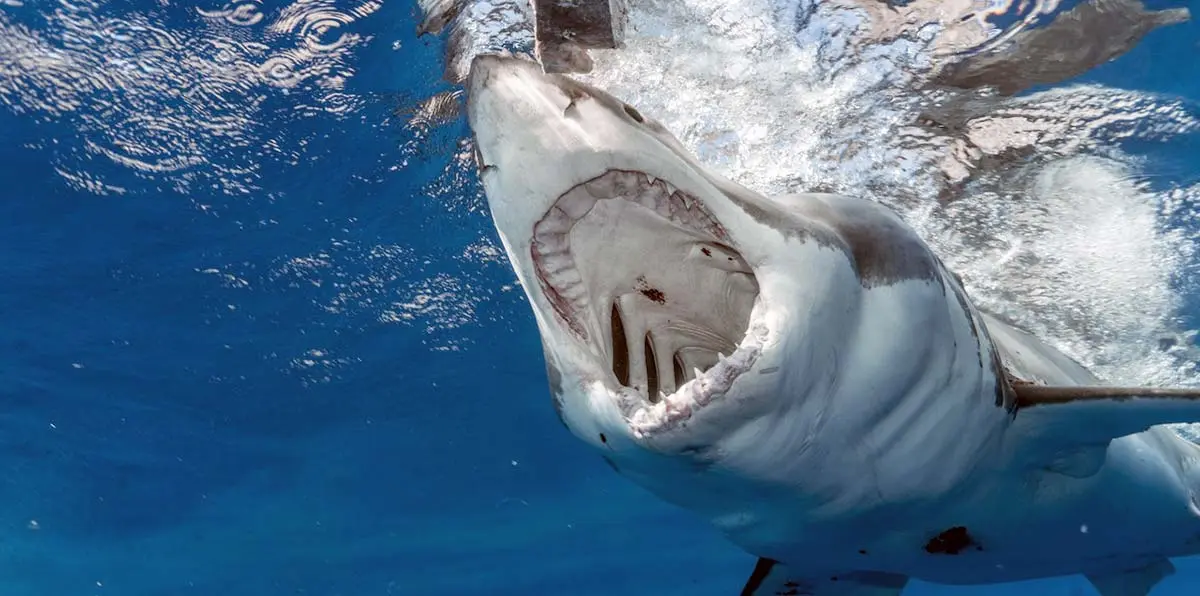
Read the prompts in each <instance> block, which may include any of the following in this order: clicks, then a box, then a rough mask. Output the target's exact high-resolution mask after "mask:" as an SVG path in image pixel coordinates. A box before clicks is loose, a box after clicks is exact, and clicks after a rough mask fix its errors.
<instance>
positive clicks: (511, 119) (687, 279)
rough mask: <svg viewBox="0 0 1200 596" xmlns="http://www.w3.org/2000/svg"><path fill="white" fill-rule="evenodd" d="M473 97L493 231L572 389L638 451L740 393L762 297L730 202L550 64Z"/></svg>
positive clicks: (609, 103)
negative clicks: (601, 408) (601, 410)
mask: <svg viewBox="0 0 1200 596" xmlns="http://www.w3.org/2000/svg"><path fill="white" fill-rule="evenodd" d="M469 90H470V91H469V95H468V116H469V118H470V121H471V126H472V129H473V131H474V133H475V139H476V146H477V154H476V157H477V159H478V160H479V161H480V163H479V165H480V174H481V179H482V181H483V183H484V188H485V190H486V193H487V197H488V203H489V207H490V208H491V212H492V217H493V220H494V221H495V223H496V228H497V231H498V232H499V233H500V237H501V240H502V242H503V243H504V245H505V249H506V251H507V252H508V254H509V257H510V259H511V261H512V264H513V266H514V269H515V270H516V272H517V274H518V276H519V277H520V279H521V282H522V285H523V286H524V288H525V290H526V292H527V294H528V295H529V298H530V302H531V303H532V306H533V308H534V310H535V313H536V314H537V316H538V320H539V326H540V328H541V331H542V333H543V335H544V336H545V337H544V339H545V341H546V344H547V346H548V349H550V350H551V351H553V352H555V355H556V357H557V358H556V359H557V360H558V361H559V362H558V364H559V366H561V367H563V368H564V372H566V373H567V376H569V377H573V378H575V379H577V380H579V381H580V382H582V383H584V384H586V385H587V386H588V387H590V388H591V389H589V390H588V391H591V392H592V393H595V392H596V391H601V392H602V393H603V394H605V395H607V399H604V400H603V401H607V402H609V403H615V405H616V406H617V407H618V408H619V411H620V415H621V417H622V418H623V419H624V420H625V422H626V424H627V426H628V428H629V430H630V431H631V434H634V435H637V434H652V433H654V432H657V431H665V430H669V429H671V428H675V427H677V426H678V424H679V423H680V422H681V421H684V420H686V419H687V418H689V417H690V416H691V415H692V414H693V413H694V412H695V411H697V410H698V409H699V408H701V407H703V406H705V405H707V404H709V403H710V402H712V401H713V400H714V399H716V398H717V397H718V396H720V395H723V394H724V393H725V392H726V391H728V390H729V388H730V386H731V384H732V383H733V380H734V379H736V378H737V377H738V376H739V375H741V374H742V373H744V372H745V371H747V370H749V368H750V367H751V366H752V364H753V362H754V360H755V358H756V357H757V354H758V350H759V346H760V344H761V334H754V333H748V329H749V328H750V319H751V314H752V311H753V310H754V308H755V305H756V303H757V302H758V295H759V284H758V281H757V279H756V277H755V272H754V270H753V269H752V267H751V266H750V265H749V264H748V262H747V261H748V259H746V258H743V255H742V254H741V253H740V252H739V250H738V248H737V242H736V238H735V237H733V235H732V234H731V233H730V232H729V230H728V229H727V226H726V225H724V224H722V222H721V220H720V219H719V218H718V217H717V216H716V215H715V214H714V210H713V206H714V205H719V203H714V202H713V201H714V200H715V197H714V196H708V195H709V194H713V193H717V192H718V191H716V190H715V189H714V188H713V187H712V186H711V185H709V184H708V183H707V182H705V180H704V178H703V175H702V174H700V173H699V172H697V171H696V170H695V168H693V167H692V166H691V165H690V164H689V163H688V161H687V160H686V159H683V158H681V157H680V156H678V155H677V154H676V152H675V149H673V148H671V147H670V146H668V145H667V144H665V143H664V142H663V140H662V139H660V138H658V137H657V134H656V130H661V128H660V127H657V125H656V124H654V123H652V122H650V121H647V120H645V119H644V117H643V116H641V114H639V113H638V112H637V111H636V109H634V108H632V107H631V106H628V105H625V104H623V103H622V102H620V101H619V100H616V99H615V98H613V97H611V96H609V95H607V94H605V93H603V92H602V91H599V90H596V89H592V88H589V87H586V86H584V85H580V84H579V83H577V82H575V81H572V80H570V79H567V78H565V77H560V76H555V75H546V74H544V73H542V72H541V71H540V68H539V67H538V66H537V65H536V64H535V63H532V62H528V61H525V60H520V59H516V58H501V57H497V56H482V57H480V58H477V59H476V61H475V63H473V65H472V73H471V77H470V81H469ZM656 127H657V128H656ZM726 355H728V357H726ZM595 397H596V396H595V395H592V397H583V396H580V397H578V398H577V399H579V400H583V401H587V400H589V399H593V398H595ZM583 407H584V409H588V408H590V407H591V406H583ZM589 415H590V414H589Z"/></svg>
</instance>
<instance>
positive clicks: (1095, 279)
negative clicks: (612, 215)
mask: <svg viewBox="0 0 1200 596" xmlns="http://www.w3.org/2000/svg"><path fill="white" fill-rule="evenodd" d="M505 1H507V0H478V2H477V4H478V5H487V4H495V3H500V4H503V3H504V2H505ZM947 1H948V0H947ZM631 4H632V6H631V12H630V24H629V27H628V28H627V40H626V47H625V48H623V49H621V50H616V51H592V55H593V58H594V59H595V68H594V70H593V71H592V72H591V73H589V74H587V75H579V78H581V79H584V80H586V81H588V82H590V83H593V84H595V85H597V86H599V87H601V88H603V89H606V90H608V91H609V92H611V93H613V94H614V95H616V96H618V97H621V98H622V99H625V100H626V101H628V102H630V103H631V104H633V105H636V106H637V107H638V109H639V110H640V111H641V112H643V113H645V114H647V115H649V116H652V117H654V118H656V119H658V120H660V121H661V122H662V123H663V124H664V125H665V126H666V127H667V128H668V129H670V130H672V131H673V132H674V133H675V134H676V135H677V136H679V137H680V140H681V141H682V143H683V144H684V145H685V146H686V147H687V148H688V149H690V150H692V151H693V152H695V153H696V154H697V155H698V156H699V158H700V159H701V160H702V161H703V162H705V163H706V164H708V165H710V166H711V167H713V168H715V169H717V170H719V171H721V172H722V173H724V174H725V175H727V176H728V177H730V178H732V179H734V180H737V181H739V182H741V183H743V184H745V185H747V186H749V187H751V188H754V189H756V190H759V191H761V192H764V193H768V194H773V193H779V192H786V191H795V190H809V189H821V190H832V191H838V192H843V193H847V194H853V195H857V196H865V197H868V198H873V199H875V200H879V201H881V202H884V203H886V204H888V205H890V206H892V207H893V208H895V209H897V210H898V211H899V212H900V213H901V215H902V216H903V217H904V218H905V220H906V221H908V222H909V223H910V224H912V225H914V226H915V227H916V228H917V229H918V230H919V231H920V232H921V234H922V235H923V237H925V238H926V239H927V240H928V241H929V242H930V243H931V245H932V246H933V247H934V249H935V250H936V251H937V252H938V253H939V255H941V256H942V258H943V259H945V260H946V262H947V263H948V264H949V265H950V266H951V267H952V268H954V269H956V270H958V271H959V272H960V273H962V274H963V275H964V277H965V278H966V282H967V285H968V290H969V291H970V292H971V293H972V296H973V297H974V298H975V299H976V300H977V302H979V303H980V304H982V305H984V306H986V307H988V308H991V309H994V310H998V311H1000V312H1001V313H1002V314H1004V315H1006V316H1008V317H1010V318H1013V319H1015V320H1016V322H1017V323H1019V324H1021V325H1023V326H1026V327H1029V328H1031V329H1032V330H1033V331H1035V332H1036V333H1038V334H1039V335H1040V336H1042V337H1044V338H1046V339H1048V340H1050V341H1052V342H1053V343H1054V344H1055V345H1056V346H1057V347H1059V348H1061V349H1063V350H1065V351H1066V352H1067V353H1069V354H1071V355H1072V356H1074V357H1076V358H1078V359H1079V360H1081V361H1083V362H1084V363H1085V364H1087V365H1088V366H1090V367H1092V368H1093V369H1094V370H1095V371H1096V372H1097V373H1098V374H1099V375H1101V376H1103V377H1105V378H1107V379H1109V380H1112V381H1113V382H1119V383H1122V384H1151V385H1197V384H1200V376H1198V375H1197V373H1196V371H1195V363H1196V362H1197V358H1196V355H1195V350H1194V349H1193V348H1191V347H1190V346H1191V344H1192V336H1193V335H1194V333H1195V331H1194V330H1192V329H1188V328H1185V327H1184V326H1182V325H1181V324H1180V323H1179V321H1178V313H1179V311H1180V309H1181V308H1182V307H1183V306H1184V296H1185V295H1186V294H1187V293H1188V292H1189V291H1193V290H1194V289H1195V288H1196V283H1194V281H1193V280H1192V279H1191V277H1189V276H1190V271H1191V269H1192V268H1193V262H1194V257H1195V255H1194V252H1195V244H1196V242H1195V240H1196V238H1195V236H1196V234H1195V233H1194V232H1192V231H1189V229H1187V228H1183V229H1181V228H1180V227H1179V221H1180V220H1186V222H1187V223H1188V224H1189V225H1191V224H1195V223H1196V221H1195V220H1196V217H1195V216H1194V215H1193V213H1192V211H1193V210H1194V206H1195V205H1196V203H1197V200H1198V199H1200V191H1198V190H1197V187H1196V186H1191V187H1188V186H1186V185H1180V186H1178V187H1177V188H1175V189H1173V190H1170V189H1169V190H1163V191H1153V190H1150V189H1149V188H1148V187H1147V186H1146V185H1144V184H1139V183H1138V182H1137V180H1138V179H1139V177H1142V176H1145V175H1156V174H1158V172H1155V171H1154V166H1153V165H1146V164H1142V163H1140V162H1139V161H1138V160H1136V159H1135V158H1133V157H1131V156H1129V155H1126V154H1123V153H1121V152H1120V151H1119V150H1117V148H1116V146H1115V143H1117V142H1119V141H1121V140H1123V139H1128V138H1139V139H1153V140H1156V141H1163V140H1170V139H1171V138H1173V137H1177V136H1179V135H1184V134H1195V133H1196V132H1197V130H1200V123H1197V121H1196V118H1195V113H1194V111H1192V108H1188V107H1187V106H1186V105H1185V104H1184V103H1183V102H1182V101H1180V100H1178V99H1171V98H1162V97H1158V96H1155V95H1153V94H1148V93H1142V92H1133V91H1126V90H1119V89H1112V88H1107V87H1102V86H1096V85H1086V86H1082V85H1077V86H1071V87H1069V88H1064V87H1059V88H1057V89H1053V90H1050V91H1047V92H1043V93H1037V94H1032V95H1027V96H1024V97H1021V98H1017V99H1011V100H1002V101H998V100H996V99H994V98H993V99H988V98H986V97H984V99H983V100H982V103H980V102H978V101H975V100H974V99H970V100H969V101H966V102H963V101H959V102H958V103H955V96H956V95H957V96H958V99H959V100H962V99H963V98H964V97H967V98H970V97H978V96H972V95H971V94H966V93H957V92H949V93H930V92H923V91H920V88H921V87H922V82H923V81H925V80H926V79H927V78H928V77H929V76H930V74H931V73H932V72H935V71H936V68H937V67H938V66H939V63H938V61H939V59H941V58H944V57H945V56H948V55H949V54H950V53H952V52H954V51H958V50H961V49H963V48H967V47H971V46H977V45H979V44H981V43H984V42H986V40H987V39H988V38H991V39H992V41H993V42H995V41H997V40H1000V39H1002V38H1004V37H1006V36H1007V35H1009V34H1011V33H1012V32H1013V30H1012V29H1010V30H1009V31H1007V32H1000V31H996V30H994V28H991V26H990V25H987V24H986V23H985V22H984V21H983V20H982V19H979V18H976V19H973V20H959V19H951V18H946V17H945V14H949V12H953V11H954V10H958V9H959V8H962V7H959V6H958V5H959V4H964V5H966V4H969V3H957V4H955V3H951V4H953V5H951V4H945V3H943V4H937V3H924V5H922V6H923V8H922V7H917V8H914V9H913V10H916V11H926V12H930V14H942V17H941V22H942V23H945V24H944V25H942V24H937V23H929V24H926V25H924V26H916V27H913V26H909V25H905V24H904V23H900V25H899V26H897V27H893V28H896V29H897V30H895V31H893V30H889V29H887V28H886V27H884V28H883V29H881V28H879V27H878V26H877V25H878V23H877V22H875V23H873V22H872V21H871V19H870V16H869V14H868V13H867V12H864V11H861V10H856V9H848V8H846V7H847V6H850V5H853V4H854V2H853V1H851V0H831V1H828V2H820V3H817V2H814V0H637V1H634V2H631ZM879 4H880V6H882V5H883V3H879ZM917 4H920V3H918V2H914V3H912V5H914V6H915V5H917ZM1011 4H1012V2H1008V1H1004V0H997V1H995V2H992V3H990V8H989V9H986V10H982V11H980V13H979V14H982V13H985V12H988V11H994V12H1001V11H1003V10H1005V9H1006V8H1011V6H1010V5H1011ZM1057 4H1058V3H1057V2H1053V1H1048V2H1039V3H1037V6H1035V7H1033V8H1030V9H1029V10H1028V11H1027V12H1026V13H1025V17H1026V18H1025V19H1024V20H1025V21H1032V20H1033V18H1034V17H1036V16H1038V15H1039V14H1045V13H1048V12H1050V11H1051V10H1052V9H1054V8H1055V7H1056V6H1057ZM859 5H860V6H866V7H868V9H870V10H874V8H871V7H872V6H873V5H872V4H871V3H870V2H863V3H860V4H859ZM1022 6H1024V4H1023V5H1022ZM955 7H958V8H955ZM879 10H881V11H882V10H884V9H883V8H880V9H879ZM888 10H890V9H888ZM913 14H915V13H913ZM977 16H978V15H977ZM910 20H911V19H910ZM892 25H896V24H895V23H892ZM517 29H519V27H516V26H513V25H512V24H511V23H510V24H508V26H507V27H506V28H505V31H506V35H508V34H509V33H511V32H513V31H516V30H517ZM476 30H478V29H476ZM868 37H870V38H872V39H873V40H874V41H872V42H869V43H867V42H863V39H865V38H868ZM506 40H507V41H508V42H512V41H513V39H512V37H511V35H509V36H508V37H506ZM881 40H882V41H881ZM471 45H473V46H475V47H482V46H483V45H486V44H485V43H484V42H482V41H479V40H475V41H473V42H472V44H471ZM939 57H941V58H939ZM460 59H461V57H460ZM466 59H467V60H469V57H467V58H466ZM981 106H982V107H981ZM931 112H936V113H937V115H938V117H939V118H943V119H947V118H948V119H949V120H950V121H951V122H949V125H948V128H949V129H951V130H950V131H949V132H946V133H939V132H937V131H931V130H929V129H923V128H919V127H917V126H915V124H914V123H915V122H916V121H917V119H918V116H920V115H922V114H929V113H931ZM956 118H957V119H959V120H957V121H956V120H955V119H956ZM1017 152H1023V153H1021V155H1022V157H1021V160H1020V163H1028V164H1029V165H1025V166H1021V167H1017V166H1012V167H1007V168H999V169H997V170H996V171H995V172H994V173H993V174H991V175H986V176H982V177H981V178H979V179H977V180H975V181H973V182H970V183H968V184H967V185H966V186H965V187H962V188H958V187H954V186H948V184H947V182H948V181H949V182H958V181H959V180H961V179H963V178H965V177H966V176H967V175H969V174H972V173H976V174H978V171H977V170H975V168H976V166H977V164H978V160H980V159H981V158H987V159H990V160H992V162H993V163H1003V162H1004V161H1005V160H1006V159H1007V160H1009V161H1010V162H1012V163H1014V164H1015V163H1018V160H1017V159H1015V158H1012V156H1013V154H1014V153H1017ZM1157 181H1159V182H1161V179H1157ZM1158 186H1159V187H1166V186H1169V185H1163V184H1159V185H1158ZM947 189H949V190H951V191H953V194H954V195H956V196H959V197H960V198H959V200H958V201H957V202H956V203H952V204H951V205H950V206H949V207H944V206H942V205H941V204H940V203H939V202H938V197H939V196H940V195H941V194H942V193H943V192H945V191H946V190H947ZM1168 220H1172V221H1173V222H1174V223H1173V225H1174V226H1175V227H1174V228H1171V227H1170V225H1168V223H1169V222H1168ZM1191 229H1195V228H1194V226H1192V228H1191ZM1171 343H1174V344H1175V345H1176V347H1174V348H1171V349H1163V347H1162V346H1163V345H1166V344H1171Z"/></svg>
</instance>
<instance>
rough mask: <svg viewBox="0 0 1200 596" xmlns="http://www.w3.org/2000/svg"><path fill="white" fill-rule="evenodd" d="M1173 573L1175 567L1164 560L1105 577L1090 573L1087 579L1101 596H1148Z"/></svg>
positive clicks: (1107, 574)
mask: <svg viewBox="0 0 1200 596" xmlns="http://www.w3.org/2000/svg"><path fill="white" fill-rule="evenodd" d="M1172 573H1175V566H1174V565H1172V564H1171V562H1170V561H1168V560H1167V559H1165V558H1163V559H1159V560H1157V561H1155V562H1153V563H1150V564H1149V565H1146V566H1145V567H1139V568H1137V569H1133V570H1130V571H1123V572H1114V573H1106V574H1103V575H1096V574H1094V573H1089V574H1087V578H1088V581H1090V582H1092V586H1094V587H1095V588H1096V591H1097V592H1100V596H1146V595H1147V594H1149V593H1150V590H1152V589H1154V586H1156V585H1158V582H1160V581H1162V580H1163V578H1165V577H1167V576H1168V575H1171V574H1172Z"/></svg>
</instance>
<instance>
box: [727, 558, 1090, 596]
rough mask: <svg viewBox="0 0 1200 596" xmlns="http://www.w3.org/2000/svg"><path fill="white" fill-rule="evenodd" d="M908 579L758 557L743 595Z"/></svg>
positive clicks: (834, 592) (883, 585) (855, 591)
mask: <svg viewBox="0 0 1200 596" xmlns="http://www.w3.org/2000/svg"><path fill="white" fill-rule="evenodd" d="M907 583H908V577H907V576H904V575H895V574H892V573H879V572H875V571H854V572H850V573H841V574H832V575H829V576H805V575H796V574H794V573H792V572H791V570H790V569H788V567H787V566H786V565H783V564H782V563H778V562H776V561H772V560H771V559H759V560H758V564H757V565H755V566H754V572H753V573H751V574H750V579H749V580H747V581H746V587H744V588H742V596H777V595H778V596H898V595H899V594H900V592H901V591H902V590H904V585H905V584H907ZM1105 596H1108V595H1105Z"/></svg>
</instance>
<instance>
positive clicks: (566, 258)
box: [542, 254, 582, 281]
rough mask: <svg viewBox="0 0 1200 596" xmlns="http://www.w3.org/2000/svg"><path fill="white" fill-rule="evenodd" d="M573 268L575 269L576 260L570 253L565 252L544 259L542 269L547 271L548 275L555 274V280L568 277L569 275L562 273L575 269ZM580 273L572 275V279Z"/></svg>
mask: <svg viewBox="0 0 1200 596" xmlns="http://www.w3.org/2000/svg"><path fill="white" fill-rule="evenodd" d="M573 269H575V260H574V259H572V258H571V256H570V255H566V254H563V255H559V256H554V257H551V258H544V259H542V271H545V272H546V274H547V275H551V276H554V277H555V278H556V279H555V281H561V280H564V279H566V277H567V276H564V275H562V274H563V273H564V272H565V271H568V270H573ZM578 275H579V274H578V273H576V274H575V276H573V277H572V279H573V278H574V277H578ZM581 281H582V279H581Z"/></svg>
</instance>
